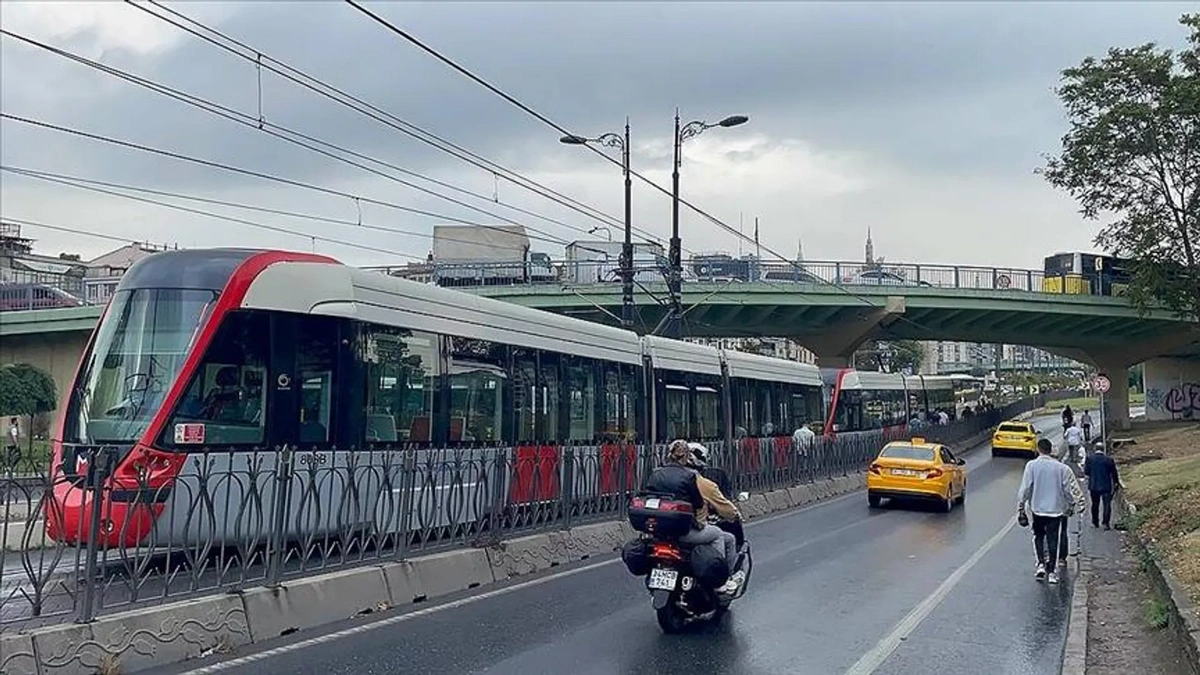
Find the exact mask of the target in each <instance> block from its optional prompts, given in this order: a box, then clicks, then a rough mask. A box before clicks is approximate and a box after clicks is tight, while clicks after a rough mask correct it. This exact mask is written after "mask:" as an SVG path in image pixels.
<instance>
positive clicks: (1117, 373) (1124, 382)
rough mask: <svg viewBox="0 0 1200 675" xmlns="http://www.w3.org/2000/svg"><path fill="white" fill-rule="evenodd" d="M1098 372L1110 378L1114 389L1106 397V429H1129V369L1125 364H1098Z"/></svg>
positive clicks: (1104, 412) (1103, 412) (1103, 413)
mask: <svg viewBox="0 0 1200 675" xmlns="http://www.w3.org/2000/svg"><path fill="white" fill-rule="evenodd" d="M1096 368H1097V370H1099V371H1100V372H1102V373H1104V374H1105V375H1107V376H1108V379H1109V381H1111V382H1112V388H1111V389H1109V390H1108V393H1107V394H1105V395H1104V407H1105V410H1103V411H1101V413H1100V414H1102V415H1104V428H1105V430H1106V431H1108V432H1109V433H1110V434H1111V432H1112V431H1127V430H1128V429H1129V367H1128V366H1126V365H1124V364H1120V365H1117V364H1109V365H1106V364H1103V363H1098V364H1096Z"/></svg>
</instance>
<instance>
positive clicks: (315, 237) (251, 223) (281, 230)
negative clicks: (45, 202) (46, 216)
mask: <svg viewBox="0 0 1200 675" xmlns="http://www.w3.org/2000/svg"><path fill="white" fill-rule="evenodd" d="M41 179H42V180H46V181H49V182H52V183H59V184H62V185H68V186H71V187H75V188H78V189H81V190H87V191H90V192H96V193H100V194H106V195H110V196H113V197H121V198H123V199H129V200H131V201H136V202H141V203H143V204H152V205H155V206H161V207H164V208H168V209H172V210H175V211H181V212H184V213H190V214H193V215H197V216H203V217H205V218H213V219H215V220H223V221H225V222H229V223H236V224H239V225H245V226H247V227H253V228H256V229H260V230H266V231H269V232H276V233H278V234H285V235H289V236H294V237H301V238H303V239H308V240H309V241H322V242H325V243H329V244H337V245H339V246H346V247H349V248H356V249H360V250H363V251H371V252H373V253H384V254H387V255H394V256H399V257H401V258H408V259H410V260H424V259H425V257H424V256H420V255H414V254H412V253H409V252H407V251H398V250H396V249H390V248H383V247H379V246H371V245H369V244H360V243H358V242H353V241H348V240H345V239H337V238H334V237H328V236H325V235H321V234H312V233H309V232H303V231H301V230H294V229H291V228H287V227H281V226H279V225H268V224H267V223H260V222H258V221H255V220H249V219H246V218H238V217H237V216H230V215H226V214H223V213H216V212H214V211H207V210H205V209H197V208H193V207H190V206H181V205H179V204H172V203H170V202H165V201H161V200H157V199H151V198H149V197H139V196H136V195H127V194H122V193H120V192H115V191H113V190H108V189H106V188H102V187H96V186H92V185H83V184H76V183H72V182H70V181H66V180H60V179H56V178H45V177H41ZM359 227H361V228H362V229H369V230H378V231H382V232H392V233H394V234H399V233H396V232H395V231H394V230H390V229H388V228H385V227H380V226H377V225H367V224H363V225H360V226H359Z"/></svg>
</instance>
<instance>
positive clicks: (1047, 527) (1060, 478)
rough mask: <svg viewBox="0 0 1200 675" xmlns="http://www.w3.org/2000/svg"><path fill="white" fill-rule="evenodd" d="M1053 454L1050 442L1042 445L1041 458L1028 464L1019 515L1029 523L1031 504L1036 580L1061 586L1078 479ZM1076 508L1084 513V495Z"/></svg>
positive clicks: (1039, 450)
mask: <svg viewBox="0 0 1200 675" xmlns="http://www.w3.org/2000/svg"><path fill="white" fill-rule="evenodd" d="M1053 453H1054V446H1053V444H1051V443H1050V442H1049V441H1048V440H1047V439H1042V440H1041V441H1039V442H1038V456H1037V458H1036V459H1034V460H1033V461H1031V462H1029V463H1027V464H1026V465H1025V473H1024V474H1023V475H1022V476H1021V486H1020V487H1019V488H1017V514H1018V518H1019V519H1022V520H1027V519H1028V516H1027V515H1026V506H1027V505H1028V511H1029V512H1031V513H1032V514H1033V522H1032V525H1033V546H1034V551H1035V552H1036V553H1037V569H1036V571H1035V572H1034V577H1035V578H1036V579H1038V580H1039V581H1041V580H1043V579H1045V580H1046V581H1047V582H1049V583H1051V584H1057V583H1058V581H1059V572H1058V560H1059V555H1058V550H1059V544H1060V543H1061V542H1060V539H1059V537H1060V531H1061V528H1062V526H1063V524H1064V522H1063V521H1064V519H1065V517H1066V516H1067V514H1068V512H1069V511H1070V509H1071V503H1072V502H1076V497H1075V496H1074V495H1073V494H1072V489H1071V485H1072V483H1073V482H1074V480H1075V477H1074V476H1073V475H1072V472H1071V469H1070V468H1069V467H1068V466H1067V465H1065V464H1063V463H1062V462H1059V461H1057V460H1056V459H1055V458H1054V457H1053V456H1052V455H1053ZM1075 506H1076V508H1077V509H1078V510H1079V511H1082V510H1083V507H1084V504H1083V503H1082V495H1081V496H1080V499H1079V501H1077V502H1076V503H1075Z"/></svg>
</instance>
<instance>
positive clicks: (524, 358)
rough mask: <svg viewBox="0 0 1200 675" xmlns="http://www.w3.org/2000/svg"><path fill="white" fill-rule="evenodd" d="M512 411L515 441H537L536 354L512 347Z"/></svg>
mask: <svg viewBox="0 0 1200 675" xmlns="http://www.w3.org/2000/svg"><path fill="white" fill-rule="evenodd" d="M512 362H513V366H512V375H513V387H512V392H513V393H512V396H513V402H512V405H513V409H514V413H515V424H516V440H517V442H529V441H534V440H537V437H538V436H537V431H538V426H539V425H538V421H539V420H538V418H539V411H540V410H541V406H540V405H539V398H540V397H539V396H537V393H538V384H537V379H538V377H537V371H538V353H537V351H536V350H532V349H522V348H519V347H513V350H512Z"/></svg>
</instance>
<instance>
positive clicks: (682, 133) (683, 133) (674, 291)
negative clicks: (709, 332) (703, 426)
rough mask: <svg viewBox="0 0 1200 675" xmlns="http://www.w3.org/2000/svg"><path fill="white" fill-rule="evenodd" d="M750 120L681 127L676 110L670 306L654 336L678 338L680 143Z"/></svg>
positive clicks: (680, 318) (740, 117) (680, 313)
mask: <svg viewBox="0 0 1200 675" xmlns="http://www.w3.org/2000/svg"><path fill="white" fill-rule="evenodd" d="M749 121H750V118H749V117H746V116H745V115H731V116H729V117H726V118H725V119H723V120H721V121H720V122H717V123H716V124H708V123H707V122H703V121H699V120H697V121H694V122H688V123H687V124H686V125H684V126H682V127H681V126H680V125H679V109H678V108H676V109H675V158H674V165H673V166H672V168H671V241H670V251H669V252H668V254H667V264H668V266H669V267H670V269H669V270H668V271H667V291H668V293H669V295H670V300H671V305H670V307H669V308H668V310H667V315H666V317H664V318H663V321H662V323H660V324H659V325H658V328H657V329H656V330H655V332H656V333H657V332H659V331H660V330H661V331H662V333H663V334H665V335H666V336H667V337H673V338H678V337H680V332H681V328H682V323H683V307H682V304H681V302H682V297H681V296H682V291H683V252H682V250H681V249H682V248H683V247H682V244H681V243H680V241H679V166H680V164H682V163H683V142H684V141H685V140H687V139H689V138H691V137H693V136H697V135H699V134H701V133H703V132H705V131H707V130H709V129H712V128H713V127H736V126H738V125H739V124H745V123H746V122H749Z"/></svg>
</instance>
